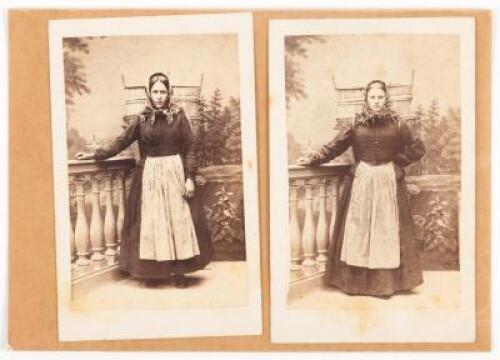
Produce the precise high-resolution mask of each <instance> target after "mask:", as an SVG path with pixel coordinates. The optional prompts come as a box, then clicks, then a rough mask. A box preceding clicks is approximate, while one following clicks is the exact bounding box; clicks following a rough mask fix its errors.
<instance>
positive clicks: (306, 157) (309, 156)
mask: <svg viewBox="0 0 500 360" xmlns="http://www.w3.org/2000/svg"><path fill="white" fill-rule="evenodd" d="M315 154H316V152H315V151H314V150H309V151H306V152H305V153H304V154H303V155H301V156H300V157H299V158H298V159H297V160H296V161H295V162H296V164H297V165H301V166H309V165H311V164H312V162H313V159H314V155H315Z"/></svg>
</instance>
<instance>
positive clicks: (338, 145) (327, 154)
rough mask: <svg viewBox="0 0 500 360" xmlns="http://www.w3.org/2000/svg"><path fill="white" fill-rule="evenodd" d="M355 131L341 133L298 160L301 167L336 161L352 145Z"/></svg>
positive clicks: (350, 129)
mask: <svg viewBox="0 0 500 360" xmlns="http://www.w3.org/2000/svg"><path fill="white" fill-rule="evenodd" d="M352 137H353V129H352V127H350V128H349V129H347V130H342V131H340V132H339V133H338V134H337V135H336V136H335V137H334V138H333V140H331V141H330V142H328V143H327V144H326V145H323V146H322V147H320V148H319V149H316V150H313V151H311V152H309V153H308V154H306V155H305V156H304V157H301V158H299V159H298V161H297V163H298V164H299V165H309V166H314V165H320V164H323V163H325V162H328V161H330V160H333V159H335V158H336V157H337V156H339V155H341V154H342V153H343V152H344V151H346V150H347V149H348V148H349V146H351V145H352Z"/></svg>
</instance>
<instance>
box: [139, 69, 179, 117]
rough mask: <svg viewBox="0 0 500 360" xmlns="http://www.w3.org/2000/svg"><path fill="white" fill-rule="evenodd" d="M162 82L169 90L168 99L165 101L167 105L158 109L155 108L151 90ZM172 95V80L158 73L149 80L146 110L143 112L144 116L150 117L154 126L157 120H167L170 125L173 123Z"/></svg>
mask: <svg viewBox="0 0 500 360" xmlns="http://www.w3.org/2000/svg"><path fill="white" fill-rule="evenodd" d="M158 81H159V82H161V83H162V84H163V85H165V88H166V89H167V98H166V99H165V103H164V104H163V106H162V107H161V108H159V109H158V108H156V107H155V106H154V102H153V99H152V98H151V93H150V91H151V88H152V87H153V85H154V84H155V83H157V82H158ZM171 95H172V90H171V87H170V80H169V79H168V76H167V75H165V74H163V73H161V72H158V73H154V74H153V75H151V76H150V77H149V79H148V82H147V85H146V96H147V100H146V109H145V110H144V112H143V115H145V116H149V117H150V119H151V124H154V123H155V121H156V120H157V119H165V120H166V121H167V123H168V124H170V123H172V120H173V116H172V110H173V106H172V103H171Z"/></svg>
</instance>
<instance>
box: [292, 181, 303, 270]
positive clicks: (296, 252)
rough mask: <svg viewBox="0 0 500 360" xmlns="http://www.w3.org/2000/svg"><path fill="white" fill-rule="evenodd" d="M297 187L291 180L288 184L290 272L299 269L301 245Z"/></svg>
mask: <svg viewBox="0 0 500 360" xmlns="http://www.w3.org/2000/svg"><path fill="white" fill-rule="evenodd" d="M298 187H299V185H298V184H297V183H296V182H295V181H293V180H292V183H291V184H290V248H291V259H290V260H291V266H290V269H291V270H292V271H297V270H300V269H301V266H300V262H301V260H302V243H301V238H300V226H299V216H298V209H297V207H298V202H299V199H298V196H297V191H298Z"/></svg>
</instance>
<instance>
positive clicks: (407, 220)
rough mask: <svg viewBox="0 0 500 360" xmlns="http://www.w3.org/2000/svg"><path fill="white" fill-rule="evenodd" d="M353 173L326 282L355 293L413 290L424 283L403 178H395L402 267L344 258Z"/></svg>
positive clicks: (333, 241)
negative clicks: (372, 265) (350, 262)
mask: <svg viewBox="0 0 500 360" xmlns="http://www.w3.org/2000/svg"><path fill="white" fill-rule="evenodd" d="M353 183H354V174H350V176H348V177H347V178H346V181H345V186H344V191H343V193H342V194H341V198H340V203H339V207H338V209H339V210H338V212H337V215H336V220H335V228H334V232H333V235H332V239H331V241H330V245H329V249H328V261H327V264H326V271H325V283H326V285H327V286H333V287H336V288H338V289H340V290H341V291H343V292H345V293H347V294H352V295H372V296H390V295H393V294H394V293H396V292H398V291H404V290H411V289H413V288H415V287H416V286H418V285H420V284H421V283H422V282H423V278H422V267H421V264H420V254H419V251H420V250H419V246H418V243H417V241H416V239H415V230H414V225H413V220H412V216H411V212H410V205H409V200H408V195H407V193H406V183H405V181H404V177H401V178H400V179H397V181H396V199H397V210H398V217H399V266H398V267H395V268H388V269H384V268H375V269H371V268H369V267H362V266H352V265H348V264H346V262H344V261H342V260H341V255H342V247H343V241H344V234H345V230H346V219H347V214H348V210H349V206H350V202H351V197H352V196H353V193H352V191H353Z"/></svg>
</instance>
